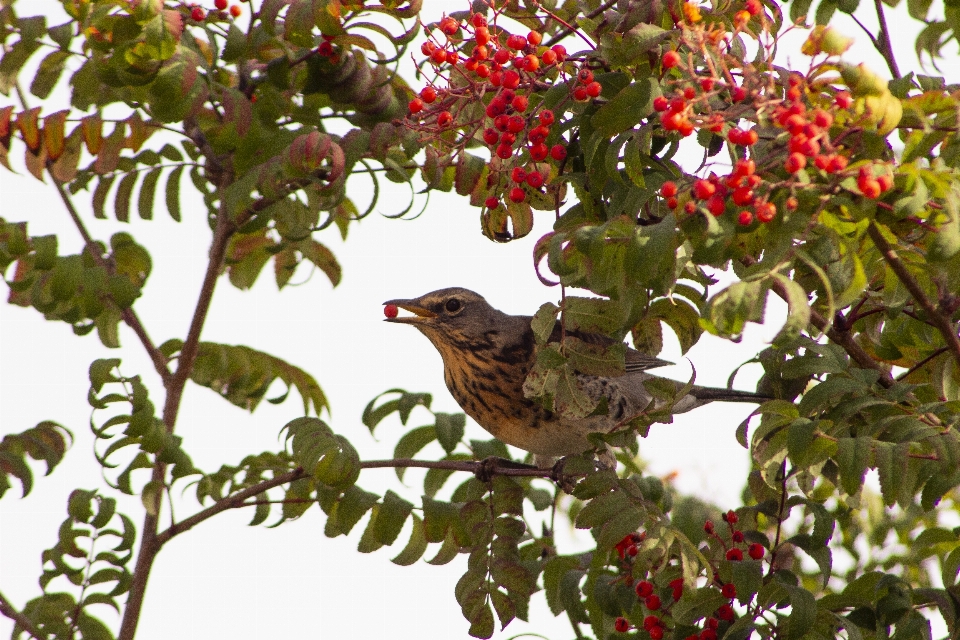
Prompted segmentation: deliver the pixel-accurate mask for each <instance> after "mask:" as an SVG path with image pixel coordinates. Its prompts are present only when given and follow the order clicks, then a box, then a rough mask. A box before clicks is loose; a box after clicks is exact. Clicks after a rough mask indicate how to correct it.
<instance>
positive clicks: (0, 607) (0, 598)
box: [0, 593, 47, 640]
mask: <svg viewBox="0 0 960 640" xmlns="http://www.w3.org/2000/svg"><path fill="white" fill-rule="evenodd" d="M0 613H2V614H3V615H5V616H7V617H8V618H10V619H11V620H13V621H14V622H16V623H17V625H19V626H20V628H21V629H23V630H24V631H26V632H27V633H29V634H30V635H31V636H33V637H34V638H37V639H38V640H43V639H44V638H46V637H47V636H46V635H44V634H42V633H40V631H39V630H38V629H37V628H36V627H35V626H34V625H33V622H31V621H30V618H28V617H27V616H25V615H23V614H22V613H20V612H19V611H17V609H16V608H15V607H14V606H13V605H12V604H10V601H9V600H7V598H6V596H4V595H3V594H2V593H0Z"/></svg>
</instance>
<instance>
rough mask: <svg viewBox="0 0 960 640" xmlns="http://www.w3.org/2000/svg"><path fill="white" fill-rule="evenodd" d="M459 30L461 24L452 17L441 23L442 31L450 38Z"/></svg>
mask: <svg viewBox="0 0 960 640" xmlns="http://www.w3.org/2000/svg"><path fill="white" fill-rule="evenodd" d="M459 30H460V23H459V22H457V21H456V20H454V19H453V18H451V17H450V16H445V17H444V18H443V20H441V21H440V31H443V32H444V33H445V34H446V35H448V36H452V35H453V34H455V33H456V32H457V31H459Z"/></svg>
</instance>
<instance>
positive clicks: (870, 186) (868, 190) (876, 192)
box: [857, 176, 880, 200]
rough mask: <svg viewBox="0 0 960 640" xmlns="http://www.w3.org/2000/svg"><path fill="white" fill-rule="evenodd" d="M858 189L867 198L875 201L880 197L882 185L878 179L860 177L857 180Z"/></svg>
mask: <svg viewBox="0 0 960 640" xmlns="http://www.w3.org/2000/svg"><path fill="white" fill-rule="evenodd" d="M857 187H859V188H860V192H861V193H863V195H864V197H865V198H870V199H871V200H874V199H876V198H878V197H879V196H880V183H879V182H878V181H877V179H876V178H870V177H865V176H860V177H859V178H857Z"/></svg>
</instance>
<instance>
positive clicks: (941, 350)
mask: <svg viewBox="0 0 960 640" xmlns="http://www.w3.org/2000/svg"><path fill="white" fill-rule="evenodd" d="M947 351H949V349H947V348H946V347H940V348H939V349H937V350H936V351H934V352H933V353H931V354H930V355H928V356H927V357H926V358H924V359H923V360H921V361H920V362H918V363H917V364H915V365H913V366H912V367H910V368H909V369H907V370H906V371H904V372H903V373H901V374H900V375H898V376H897V381H898V382H899V381H900V380H906V379H907V378H909V377H910V374H911V373H913V372H914V371H916V370H917V369H919V368H920V367H922V366H923V365H925V364H927V363H928V362H930V361H931V360H933V359H934V358H936V357H937V356H939V355H941V354H944V353H946V352H947Z"/></svg>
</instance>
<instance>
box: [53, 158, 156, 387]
mask: <svg viewBox="0 0 960 640" xmlns="http://www.w3.org/2000/svg"><path fill="white" fill-rule="evenodd" d="M47 173H49V174H50V178H51V179H52V180H53V184H54V186H56V188H57V193H59V194H60V199H61V200H62V201H63V206H64V207H66V209H67V212H68V213H69V214H70V218H71V219H72V220H73V224H74V226H76V227H77V231H79V232H80V236H81V237H82V238H83V243H84V245H86V248H87V251H88V252H89V253H90V256H91V257H92V258H93V260H94V261H95V262H96V263H97V265H99V266H101V267H103V268H104V269H106V271H107V273H111V274H112V273H113V272H114V269H113V265H112V264H110V263H109V262H107V260H105V259H104V257H103V256H102V255H101V254H100V251H99V250H98V249H97V244H96V242H94V240H93V237H92V236H91V235H90V232H89V231H87V227H86V225H84V224H83V219H82V218H80V214H79V213H78V212H77V209H76V207H74V206H73V201H72V200H71V199H70V194H68V193H67V190H66V189H64V187H63V183H62V182H60V181H59V180H57V178H56V176H54V175H53V172H51V171H50V170H49V167H48V169H47ZM120 317H121V318H123V321H124V322H125V323H126V324H127V326H128V327H130V328H131V329H133V332H134V333H135V334H136V335H137V338H139V340H140V344H142V345H143V348H144V349H146V351H147V355H148V356H149V357H150V360H151V361H152V362H153V368H154V369H156V371H157V373H158V374H160V379H161V380H163V382H164V384H166V382H167V379H169V378H170V369H169V368H167V359H166V358H165V357H164V355H163V354H162V353H160V350H159V349H157V347H156V345H154V344H153V341H152V340H151V339H150V335H149V334H148V333H147V329H146V328H145V327H144V326H143V323H142V322H140V318H139V317H138V316H137V313H136V311H134V310H133V309H132V308H131V307H128V308H126V309H121V311H120Z"/></svg>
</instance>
